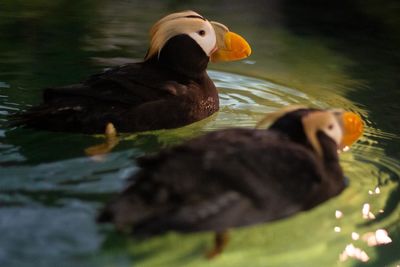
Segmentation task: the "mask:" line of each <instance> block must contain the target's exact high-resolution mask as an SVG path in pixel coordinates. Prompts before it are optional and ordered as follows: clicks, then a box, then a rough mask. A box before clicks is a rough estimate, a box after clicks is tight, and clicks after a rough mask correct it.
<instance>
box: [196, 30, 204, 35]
mask: <svg viewBox="0 0 400 267" xmlns="http://www.w3.org/2000/svg"><path fill="white" fill-rule="evenodd" d="M197 33H198V35H200V36H204V35H206V31H204V30H200V31H198V32H197Z"/></svg>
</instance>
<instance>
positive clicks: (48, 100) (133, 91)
mask: <svg viewBox="0 0 400 267" xmlns="http://www.w3.org/2000/svg"><path fill="white" fill-rule="evenodd" d="M150 39H151V41H150V47H149V49H148V52H147V54H146V56H145V58H144V61H143V62H140V63H132V64H126V65H122V66H119V67H115V68H112V69H110V70H107V71H105V72H103V73H100V74H96V75H93V76H91V77H89V78H88V79H86V80H85V81H83V82H81V83H78V84H73V85H69V86H63V87H54V88H47V89H45V90H44V93H43V103H42V104H40V105H39V106H35V107H32V108H30V109H28V110H27V111H26V112H23V113H19V114H15V115H14V116H13V118H12V124H13V125H22V126H24V127H29V128H37V129H43V130H50V131H63V132H80V133H103V132H104V129H105V127H106V125H107V124H108V123H112V124H113V125H114V127H115V128H116V129H118V131H119V132H137V131H146V130H155V129H163V128H175V127H180V126H184V125H187V124H190V123H193V122H195V121H198V120H201V119H204V118H206V117H208V116H210V115H211V114H213V113H214V112H216V111H217V110H218V108H219V100H218V93H217V90H216V88H215V85H214V83H213V82H212V80H211V79H210V78H209V76H208V75H207V72H206V68H207V65H208V62H209V61H210V60H211V61H213V62H218V61H232V60H239V59H243V58H246V57H247V56H249V55H250V53H251V48H250V46H249V44H248V43H247V42H246V41H245V40H244V39H243V38H242V37H241V36H239V35H238V34H236V33H233V32H231V31H229V29H228V28H227V27H226V26H224V25H223V24H221V23H218V22H214V21H208V20H207V19H205V18H204V17H202V16H201V15H199V14H198V13H196V12H193V11H184V12H179V13H173V14H170V15H168V16H166V17H164V18H162V19H161V20H159V21H158V22H157V23H155V24H154V26H153V27H152V28H151V31H150Z"/></svg>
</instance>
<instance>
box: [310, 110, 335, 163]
mask: <svg viewBox="0 0 400 267" xmlns="http://www.w3.org/2000/svg"><path fill="white" fill-rule="evenodd" d="M336 116H337V115H335V114H334V113H333V112H331V111H317V112H312V113H310V114H308V115H307V116H305V117H304V118H303V119H302V122H303V127H304V132H305V134H306V136H307V139H308V140H309V142H310V143H311V145H312V146H313V147H314V149H315V151H316V152H317V153H318V154H319V155H320V156H322V148H321V145H320V143H319V141H318V139H317V132H318V131H322V132H324V133H325V134H326V135H327V136H329V137H330V138H331V139H332V140H333V141H335V143H336V144H337V145H338V147H339V145H340V143H341V141H342V138H343V129H342V127H341V126H340V124H339V122H338V120H337V118H336Z"/></svg>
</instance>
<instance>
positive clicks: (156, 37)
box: [145, 11, 222, 60]
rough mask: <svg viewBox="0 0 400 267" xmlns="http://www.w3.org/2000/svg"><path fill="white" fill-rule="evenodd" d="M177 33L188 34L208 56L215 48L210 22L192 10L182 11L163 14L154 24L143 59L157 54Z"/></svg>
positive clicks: (214, 38)
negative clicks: (147, 49) (148, 46)
mask: <svg viewBox="0 0 400 267" xmlns="http://www.w3.org/2000/svg"><path fill="white" fill-rule="evenodd" d="M221 25H222V24H221ZM179 34H187V35H189V36H190V37H191V38H192V39H193V40H195V41H196V42H197V43H198V44H199V46H200V47H201V48H202V49H203V50H204V52H205V53H206V54H207V55H208V56H209V55H210V54H211V53H212V52H213V51H214V49H215V48H216V44H217V37H216V34H215V31H214V28H213V26H212V25H211V23H210V22H209V21H208V20H206V19H204V18H203V17H202V16H201V15H199V14H198V13H196V12H194V11H184V12H179V13H173V14H170V15H168V16H165V17H164V18H162V19H160V20H159V21H158V22H156V23H155V24H154V26H153V27H152V28H151V30H150V38H151V39H150V48H149V51H148V52H147V55H146V57H145V60H147V59H149V58H151V57H153V56H154V55H155V54H159V53H160V51H161V50H162V48H163V46H164V45H165V44H166V43H167V42H168V40H169V39H171V38H172V37H174V36H176V35H179Z"/></svg>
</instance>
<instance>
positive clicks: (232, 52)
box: [211, 31, 251, 62]
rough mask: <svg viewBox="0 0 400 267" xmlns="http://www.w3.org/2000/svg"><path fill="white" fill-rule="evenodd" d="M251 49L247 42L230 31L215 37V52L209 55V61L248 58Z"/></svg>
mask: <svg viewBox="0 0 400 267" xmlns="http://www.w3.org/2000/svg"><path fill="white" fill-rule="evenodd" d="M217 34H218V33H217ZM250 54H251V48H250V45H249V44H248V43H247V41H246V40H245V39H244V38H243V37H242V36H240V35H239V34H236V33H234V32H231V31H227V32H225V33H224V35H223V36H220V37H219V38H218V37H217V50H216V51H215V52H214V53H212V54H211V61H212V62H218V61H234V60H240V59H243V58H246V57H248V56H250Z"/></svg>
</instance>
